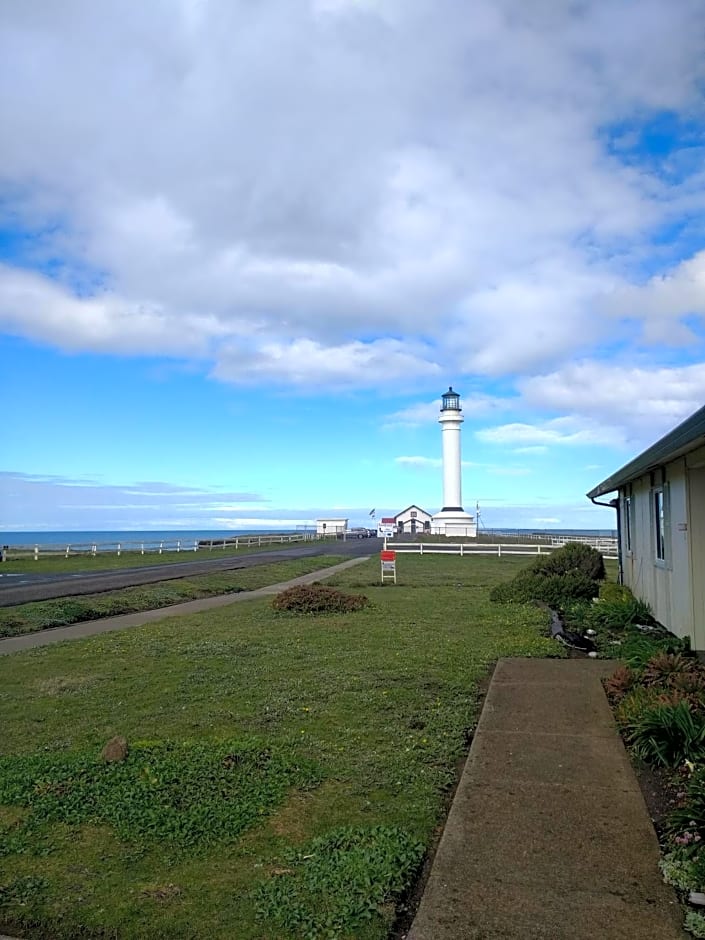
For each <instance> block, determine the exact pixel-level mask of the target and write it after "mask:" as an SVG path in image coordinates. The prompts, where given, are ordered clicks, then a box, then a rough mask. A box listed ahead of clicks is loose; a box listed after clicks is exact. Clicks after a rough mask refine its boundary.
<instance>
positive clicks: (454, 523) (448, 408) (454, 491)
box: [431, 387, 477, 538]
mask: <svg viewBox="0 0 705 940" xmlns="http://www.w3.org/2000/svg"><path fill="white" fill-rule="evenodd" d="M442 401H443V403H442V405H441V414H440V417H439V419H438V421H439V423H440V425H441V428H442V432H441V440H442V442H443V508H442V509H441V511H440V512H437V513H436V515H435V516H434V517H433V520H432V522H431V531H432V532H433V533H434V534H435V535H447V536H455V537H457V536H461V535H462V536H470V537H471V538H475V537H476V536H477V521H476V520H475V519H474V518H473V517H472V516H471V515H469V514H468V513H467V512H465V510H464V509H463V497H462V473H461V466H462V465H461V456H460V425H461V424H462V423H463V421H464V420H465V419H464V418H463V413H462V410H461V408H460V395H458V393H457V392H454V391H453V389H452V387H451V388H449V389H448V391H447V392H446V393H445V395H443V398H442Z"/></svg>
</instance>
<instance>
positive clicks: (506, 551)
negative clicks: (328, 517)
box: [384, 541, 617, 558]
mask: <svg viewBox="0 0 705 940" xmlns="http://www.w3.org/2000/svg"><path fill="white" fill-rule="evenodd" d="M561 544H563V543H561ZM384 547H385V549H389V550H390V551H394V552H399V553H400V554H401V553H403V552H408V553H409V554H415V555H461V556H464V555H497V556H498V557H499V558H501V557H502V555H528V556H533V555H550V553H551V552H553V551H555V550H556V549H557V548H560V547H561V545H560V544H557V545H541V544H536V545H531V544H523V545H508V544H506V543H505V544H502V543H501V542H500V543H497V544H496V545H491V544H489V543H487V542H456V543H451V542H390V541H385V543H384ZM595 547H597V546H595ZM598 551H600V552H601V553H602V554H603V555H604V557H605V558H616V557H617V546H616V544H615V545H614V546H610V547H609V548H607V549H603V548H598Z"/></svg>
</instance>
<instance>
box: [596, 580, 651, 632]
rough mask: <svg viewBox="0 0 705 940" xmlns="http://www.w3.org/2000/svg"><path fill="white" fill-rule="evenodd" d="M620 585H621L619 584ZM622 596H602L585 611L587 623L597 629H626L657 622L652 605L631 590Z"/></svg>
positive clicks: (627, 589)
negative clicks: (611, 597) (612, 597)
mask: <svg viewBox="0 0 705 940" xmlns="http://www.w3.org/2000/svg"><path fill="white" fill-rule="evenodd" d="M617 586H618V587H619V586H620V585H617ZM625 590H626V591H628V592H629V593H628V594H627V595H622V597H621V598H615V599H608V598H605V597H603V596H600V597H598V598H597V600H595V602H594V604H592V606H591V607H590V609H589V610H587V611H586V613H585V619H586V624H587V625H588V626H591V627H593V628H595V629H600V628H603V629H607V630H626V629H627V627H631V626H636V625H637V624H644V625H650V624H653V623H655V621H654V618H653V614H652V613H651V607H649V605H648V604H647V603H646V601H642V600H640V599H639V598H637V597H634V595H633V594H632V593H631V591H629V588H626V589H625Z"/></svg>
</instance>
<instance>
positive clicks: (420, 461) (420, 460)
mask: <svg viewBox="0 0 705 940" xmlns="http://www.w3.org/2000/svg"><path fill="white" fill-rule="evenodd" d="M394 462H395V463H398V464H400V465H401V466H402V467H421V468H422V469H427V468H428V469H431V470H439V469H440V468H441V467H442V466H443V461H442V460H441V459H440V457H415V456H410V457H395V458H394Z"/></svg>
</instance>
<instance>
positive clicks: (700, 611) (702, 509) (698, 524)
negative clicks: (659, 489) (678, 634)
mask: <svg viewBox="0 0 705 940" xmlns="http://www.w3.org/2000/svg"><path fill="white" fill-rule="evenodd" d="M688 484H689V485H688V491H689V500H688V502H689V507H688V509H689V511H688V536H689V539H690V545H691V552H690V579H691V584H692V611H693V624H694V633H695V641H694V646H695V648H696V649H698V650H705V467H703V466H700V467H690V468H689V469H688Z"/></svg>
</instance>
